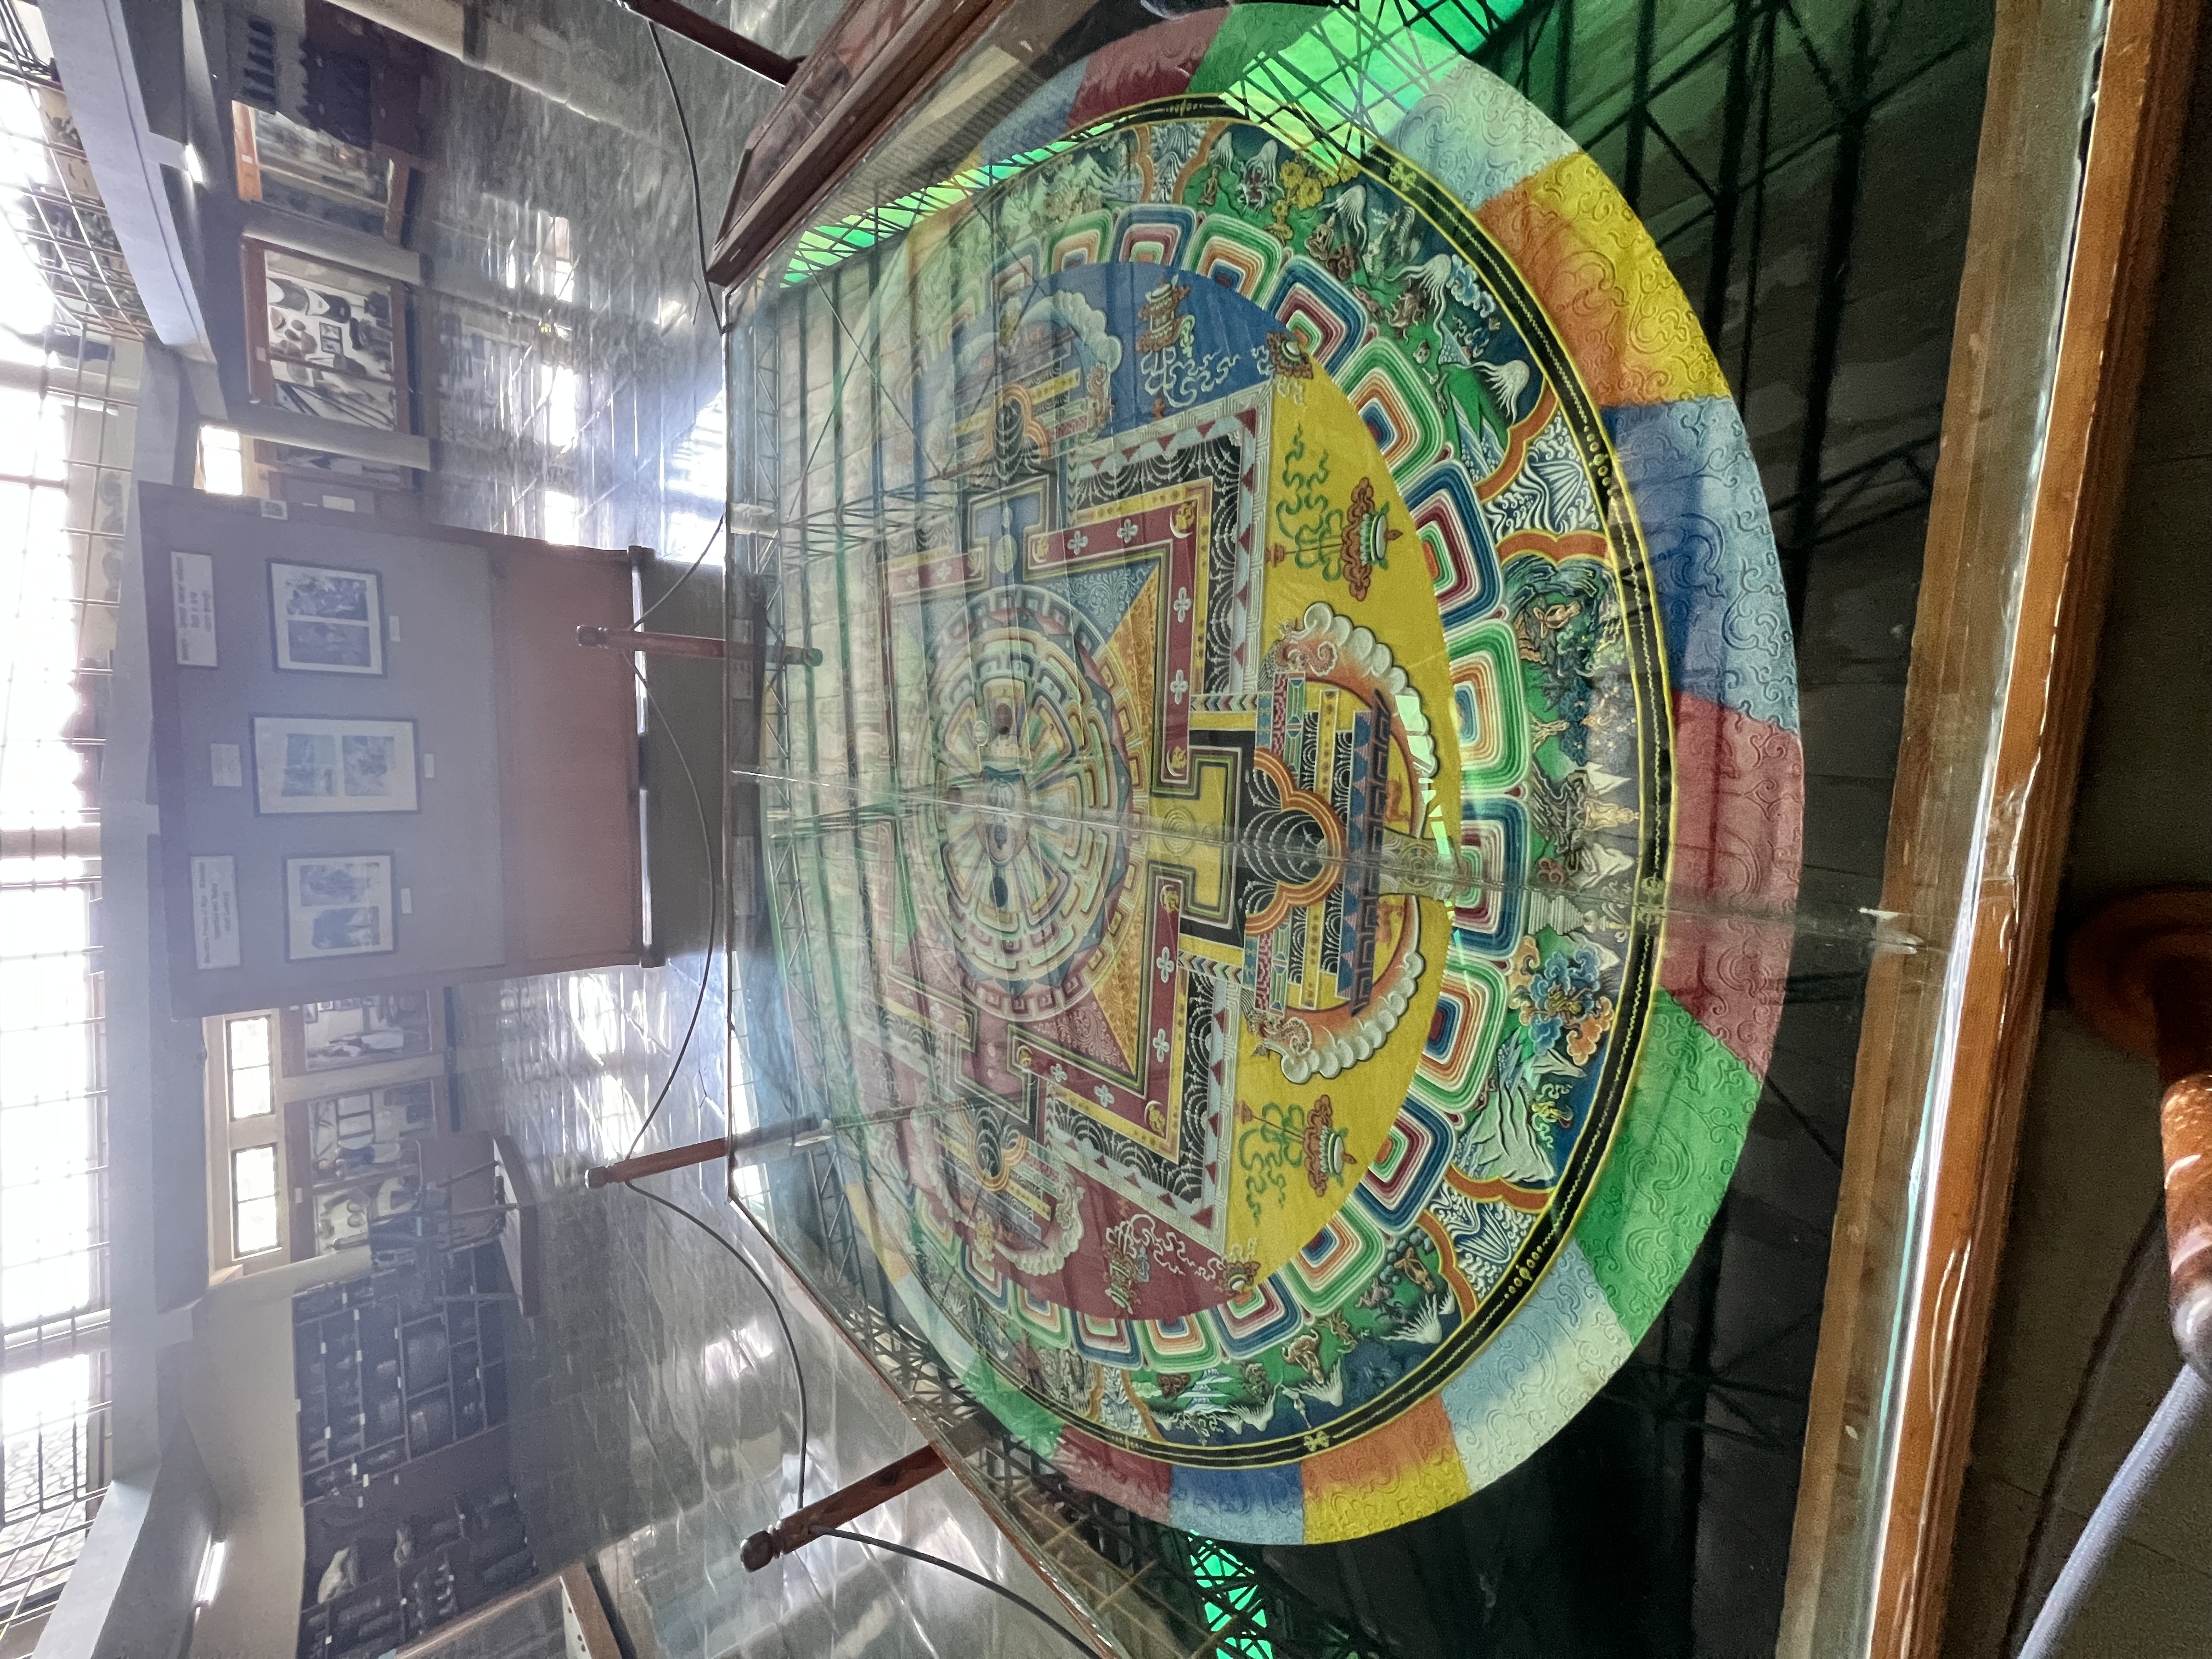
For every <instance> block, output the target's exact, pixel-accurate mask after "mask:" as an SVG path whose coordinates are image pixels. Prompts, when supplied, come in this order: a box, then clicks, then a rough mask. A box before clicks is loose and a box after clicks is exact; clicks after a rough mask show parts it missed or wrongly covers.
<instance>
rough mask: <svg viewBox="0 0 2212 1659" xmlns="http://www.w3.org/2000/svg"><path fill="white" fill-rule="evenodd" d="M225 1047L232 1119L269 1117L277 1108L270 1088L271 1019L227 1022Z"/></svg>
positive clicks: (224, 1030)
mask: <svg viewBox="0 0 2212 1659" xmlns="http://www.w3.org/2000/svg"><path fill="white" fill-rule="evenodd" d="M223 1048H224V1051H225V1057H226V1060H227V1062H228V1066H229V1070H230V1115H231V1118H232V1120H233V1121H236V1120H237V1119H240V1118H246V1117H266V1116H267V1115H269V1114H270V1112H271V1111H273V1110H274V1109H276V1097H275V1095H274V1094H273V1093H272V1092H271V1091H270V1087H269V1016H268V1015H266V1014H256V1015H254V1016H253V1017H252V1018H251V1019H234V1020H230V1021H228V1022H226V1023H225V1024H224V1027H223Z"/></svg>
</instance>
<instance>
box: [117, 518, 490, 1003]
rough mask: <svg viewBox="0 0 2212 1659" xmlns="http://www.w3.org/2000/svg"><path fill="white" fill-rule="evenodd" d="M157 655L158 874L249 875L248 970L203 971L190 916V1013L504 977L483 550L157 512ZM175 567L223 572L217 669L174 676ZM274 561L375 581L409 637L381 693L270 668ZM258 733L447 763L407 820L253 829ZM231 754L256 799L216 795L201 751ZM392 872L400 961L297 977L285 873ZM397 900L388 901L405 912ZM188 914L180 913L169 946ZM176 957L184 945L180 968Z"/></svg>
mask: <svg viewBox="0 0 2212 1659" xmlns="http://www.w3.org/2000/svg"><path fill="white" fill-rule="evenodd" d="M141 516H142V520H143V539H144V543H145V552H146V567H147V573H148V574H147V585H148V589H149V592H150V593H151V594H152V595H153V596H154V597H153V599H152V602H151V606H150V610H149V650H150V653H151V659H152V663H151V665H152V671H153V673H154V676H155V690H156V696H157V706H156V714H155V732H156V738H155V742H156V765H157V767H163V766H167V767H173V768H174V775H173V777H172V776H168V775H164V776H163V777H162V778H161V799H162V801H163V803H164V805H165V807H167V809H168V810H170V811H172V812H173V813H174V812H175V811H177V809H178V808H179V807H181V809H182V811H181V817H180V819H179V820H177V821H171V822H165V823H163V824H162V838H163V841H164V843H165V859H166V862H165V866H164V867H165V870H166V871H167V872H168V873H169V874H171V875H175V874H177V873H178V872H179V868H180V860H181V858H182V857H185V856H189V855H193V854H199V855H205V854H231V855H233V856H234V857H235V858H236V859H237V860H238V866H237V871H238V903H239V912H240V946H241V952H242V957H243V965H242V966H240V967H239V968H236V969H197V968H195V967H194V966H193V965H192V957H191V939H190V933H189V921H190V915H189V909H188V908H185V909H184V910H183V911H182V913H181V914H182V915H183V918H184V921H185V924H186V932H185V938H184V940H183V945H184V948H183V950H182V951H180V952H178V953H177V955H176V956H173V957H172V960H173V961H176V960H177V957H178V956H180V957H181V962H179V964H178V966H177V968H176V969H174V972H175V975H176V977H177V978H179V979H180V980H184V981H186V983H185V984H180V985H176V986H174V987H173V990H174V995H175V999H176V1001H177V1003H178V1006H179V1008H180V1009H181V1008H185V1007H186V1006H196V1007H197V1011H198V1012H210V1013H211V1012H225V1011H228V1010H235V1009H245V1008H263V1007H268V1006H271V1005H283V1004H287V1003H295V1002H301V1001H304V1000H312V999H314V998H317V997H322V996H339V995H344V994H349V993H350V992H352V991H353V990H355V989H356V987H361V986H362V985H363V984H365V983H368V982H370V981H384V980H390V979H394V978H402V979H404V978H410V977H411V978H413V979H415V980H416V981H420V980H422V979H426V978H435V977H436V976H438V975H441V974H446V973H450V972H453V971H456V970H461V969H472V968H484V967H490V966H493V965H495V964H496V963H500V962H502V961H504V960H505V959H506V939H505V915H504V905H503V902H502V897H501V864H500V793H499V757H498V745H497V741H496V735H495V718H494V714H493V708H492V647H491V604H492V601H491V580H492V579H491V574H490V563H489V558H488V556H486V555H485V553H484V552H483V550H481V549H478V548H474V547H470V546H467V545H465V544H459V543H454V542H447V541H430V540H427V539H416V538H411V537H409V536H407V535H405V534H404V533H394V532H373V531H370V530H368V529H365V528H364V529H362V530H353V529H349V528H344V527H340V526H330V525H317V526H307V525H305V524H303V523H294V522H292V521H290V520H276V519H265V518H261V517H258V516H257V515H253V514H249V513H240V512H239V511H238V510H236V508H235V507H233V506H232V505H231V503H230V502H228V501H227V500H217V499H210V498H204V497H195V496H191V495H179V494H177V493H175V492H167V491H155V492H148V493H147V494H146V495H143V497H142V500H141ZM173 550H179V551H187V552H196V553H205V554H208V555H210V556H211V557H212V558H213V559H214V561H215V587H216V655H217V659H218V661H217V665H216V667H214V668H192V667H179V666H177V665H175V652H174V644H173V631H172V628H171V617H170V614H169V611H168V608H167V607H168V605H169V597H168V587H169V561H168V555H169V553H170V552H171V551H173ZM272 560H283V561H286V562H296V563H301V564H319V565H328V566H335V567H339V568H348V569H358V570H373V571H374V572H376V573H377V574H378V575H379V576H380V578H381V586H382V600H383V608H384V614H385V616H386V617H387V618H390V617H398V619H399V624H400V628H399V637H398V639H397V640H390V639H387V641H386V645H385V655H384V667H385V671H384V673H383V674H382V675H380V676H375V675H356V674H322V673H301V672H297V671H279V670H278V669H277V668H276V656H275V643H274V636H273V634H272V631H271V614H270V588H269V572H268V567H269V564H270V561H272ZM257 714H262V715H267V714H297V715H319V716H344V715H350V716H358V717H362V718H366V719H378V720H413V721H414V722H415V727H416V734H415V735H416V754H417V756H418V757H420V756H422V755H423V754H429V755H434V756H435V757H436V765H437V775H436V776H435V777H434V778H420V779H418V782H417V788H418V791H419V798H420V801H421V810H420V811H416V812H375V813H359V814H354V813H328V814H285V815H281V816H264V815H261V814H259V813H257V811H255V790H254V787H253V734H252V718H253V716H255V715H257ZM218 743H221V744H237V745H239V746H240V752H241V755H242V757H243V763H244V768H245V784H244V787H240V788H221V789H218V788H216V787H212V784H211V780H210V763H209V745H210V744H218ZM361 853H385V854H391V855H392V882H393V885H394V887H395V889H402V888H404V889H405V890H407V891H408V892H409V893H410V895H411V898H412V912H411V914H406V915H398V916H397V917H396V918H395V932H394V943H395V945H396V946H397V948H396V949H395V950H394V951H391V952H389V953H380V954H376V955H366V956H358V957H335V958H330V959H325V960H320V961H309V962H290V961H288V960H287V959H286V931H287V930H286V914H285V908H286V907H285V896H284V860H286V859H287V858H296V857H301V856H305V855H308V854H361ZM396 899H397V894H396V893H395V901H396ZM179 914H180V912H179V906H178V904H177V902H176V899H175V897H174V896H172V899H171V907H170V911H169V915H170V917H171V919H172V927H174V926H175V925H176V921H177V918H178V917H179ZM173 948H174V941H173Z"/></svg>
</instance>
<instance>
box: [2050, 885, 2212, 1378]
mask: <svg viewBox="0 0 2212 1659" xmlns="http://www.w3.org/2000/svg"><path fill="white" fill-rule="evenodd" d="M2066 981H2067V988H2068V990H2069V992H2070V993H2071V994H2072V996H2073V999H2074V1006H2075V1008H2076V1009H2078V1010H2079V1011H2080V1012H2081V1017H2082V1018H2084V1019H2086V1020H2087V1022H2088V1023H2089V1024H2090V1025H2091V1026H2092V1027H2093V1028H2094V1029H2095V1030H2096V1031H2097V1033H2098V1035H2100V1036H2103V1037H2104V1038H2106V1040H2107V1041H2109V1042H2113V1043H2116V1044H2118V1046H2119V1047H2120V1048H2125V1049H2127V1050H2129V1051H2130V1053H2134V1054H2142V1055H2143V1056H2145V1057H2146V1058H2148V1059H2154V1060H2157V1061H2158V1080H2159V1085H2160V1088H2162V1089H2163V1090H2164V1091H2165V1093H2164V1096H2163V1097H2162V1098H2161V1099H2160V1103H2159V1136H2160V1143H2161V1150H2162V1152H2163V1154H2164V1157H2165V1161H2166V1271H2167V1290H2168V1293H2169V1296H2170V1299H2171V1305H2172V1310H2173V1340H2174V1344H2175V1346H2178V1347H2179V1349H2180V1350H2181V1356H2182V1358H2185V1359H2186V1360H2187V1361H2188V1362H2189V1363H2190V1364H2191V1365H2192V1366H2194V1367H2195V1368H2196V1369H2197V1371H2198V1373H2199V1374H2200V1375H2202V1376H2205V1377H2206V1378H2208V1379H2212V889H2198V888H2181V887H2164V888H2154V889H2153V890H2151V891H2149V892H2145V893H2136V894H2134V895H2133V896H2130V897H2128V898H2124V899H2122V900H2120V901H2119V902H2118V903H2115V904H2111V905H2108V906H2106V908H2104V909H2102V910H2100V911H2099V912H2098V913H2097V914H2096V915H2094V916H2093V917H2091V918H2090V920H2089V922H2088V925H2087V927H2083V928H2082V930H2081V933H2078V934H2077V935H2075V939H2074V944H2073V947H2072V949H2071V950H2070V951H2069V952H2068V954H2067V962H2066Z"/></svg>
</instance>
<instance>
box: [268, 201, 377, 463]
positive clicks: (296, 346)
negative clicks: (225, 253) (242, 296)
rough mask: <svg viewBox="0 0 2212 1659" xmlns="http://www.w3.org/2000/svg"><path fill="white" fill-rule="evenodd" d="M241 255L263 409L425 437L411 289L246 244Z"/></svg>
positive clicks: (283, 252)
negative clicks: (412, 376) (410, 359)
mask: <svg viewBox="0 0 2212 1659" xmlns="http://www.w3.org/2000/svg"><path fill="white" fill-rule="evenodd" d="M239 257H240V260H241V262H242V269H243V274H244V277H245V292H246V346H247V353H246V384H247V386H248V389H249V390H250V391H251V392H252V398H253V401H254V402H256V403H262V404H273V405H275V406H276V408H279V409H289V410H293V411H294V412H295V413H298V414H301V415H313V416H319V417H320V418H321V419H324V420H331V421H344V422H349V423H350V424H352V425H355V426H367V427H374V428H376V429H378V430H379V431H383V432H411V431H413V430H414V429H415V410H414V398H413V396H412V394H411V392H410V381H409V379H408V367H407V354H408V348H407V301H406V291H405V289H404V286H403V285H402V284H400V283H395V282H392V281H391V280H390V279H389V278H386V277H383V276H373V275H371V274H370V273H368V272H367V271H362V270H351V269H349V268H348V267H346V266H343V265H334V264H327V263H325V261H323V260H320V259H313V258H307V256H305V255H303V254H299V253H295V252H291V251H290V250H289V249H287V248H278V247H272V246H267V245H265V244H264V243H260V242H256V241H252V240H246V241H242V242H240V245H239Z"/></svg>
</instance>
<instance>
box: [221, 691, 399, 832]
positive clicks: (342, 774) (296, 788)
mask: <svg viewBox="0 0 2212 1659" xmlns="http://www.w3.org/2000/svg"><path fill="white" fill-rule="evenodd" d="M415 768H416V761H415V722H414V721H413V720H326V719H324V718H321V717H320V716H310V715H305V714H256V715H255V716H254V717H253V805H254V810H255V811H259V812H270V813H278V812H294V813H296V812H412V811H417V810H419V809H420V807H421V805H422V800H421V796H420V793H419V792H418V790H417V788H416V775H415Z"/></svg>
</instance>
